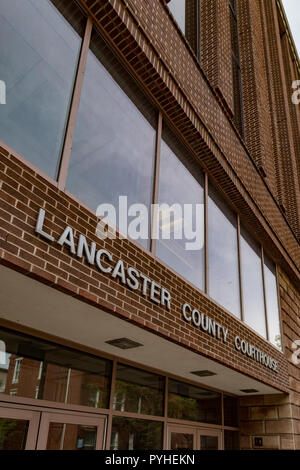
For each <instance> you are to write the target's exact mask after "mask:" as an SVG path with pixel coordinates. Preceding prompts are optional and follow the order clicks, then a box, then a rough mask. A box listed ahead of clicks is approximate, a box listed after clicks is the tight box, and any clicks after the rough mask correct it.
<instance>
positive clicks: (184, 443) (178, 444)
mask: <svg viewBox="0 0 300 470" xmlns="http://www.w3.org/2000/svg"><path fill="white" fill-rule="evenodd" d="M193 441H194V436H193V434H183V433H177V432H172V433H171V450H185V449H188V450H193Z"/></svg>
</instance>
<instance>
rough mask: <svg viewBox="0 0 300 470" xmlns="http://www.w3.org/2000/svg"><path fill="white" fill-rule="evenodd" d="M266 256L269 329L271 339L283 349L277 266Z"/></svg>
mask: <svg viewBox="0 0 300 470" xmlns="http://www.w3.org/2000/svg"><path fill="white" fill-rule="evenodd" d="M264 258H265V264H264V276H265V290H266V304H267V319H268V330H269V341H270V342H271V343H272V344H274V346H277V348H279V349H281V348H282V344H281V330H280V318H279V308H278V294H277V281H276V268H275V264H274V263H273V262H272V261H271V260H270V259H269V258H268V257H266V256H265V257H264Z"/></svg>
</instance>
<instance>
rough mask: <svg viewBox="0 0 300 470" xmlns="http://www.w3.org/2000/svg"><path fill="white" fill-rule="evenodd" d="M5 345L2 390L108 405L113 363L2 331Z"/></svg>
mask: <svg viewBox="0 0 300 470" xmlns="http://www.w3.org/2000/svg"><path fill="white" fill-rule="evenodd" d="M0 340H1V341H3V342H4V344H5V348H6V364H5V365H1V370H0V393H4V394H8V395H16V396H20V397H26V398H37V399H43V400H49V401H54V402H61V403H72V404H75V405H85V406H90V407H93V408H108V403H109V393H110V381H111V362H110V361H108V360H106V359H101V358H97V357H93V356H89V355H87V354H84V353H82V352H80V351H74V350H71V349H67V348H63V347H61V346H58V345H56V344H52V343H46V342H44V341H40V340H35V339H32V338H30V337H27V336H23V335H17V334H13V333H10V332H7V331H5V330H0Z"/></svg>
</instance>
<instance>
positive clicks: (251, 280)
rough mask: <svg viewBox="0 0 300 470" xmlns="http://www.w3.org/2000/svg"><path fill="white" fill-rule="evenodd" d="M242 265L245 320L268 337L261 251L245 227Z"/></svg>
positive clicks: (242, 241) (243, 231)
mask: <svg viewBox="0 0 300 470" xmlns="http://www.w3.org/2000/svg"><path fill="white" fill-rule="evenodd" d="M241 267H242V284H243V302H244V319H245V322H246V323H247V324H248V325H249V326H251V328H253V329H254V330H255V331H257V332H258V333H260V334H261V335H262V336H263V337H264V338H266V319H265V306H264V293H263V280H262V265H261V251H260V247H259V245H258V243H256V242H255V241H254V240H253V239H252V238H251V237H250V236H249V235H248V233H247V232H246V231H245V230H243V229H242V230H241Z"/></svg>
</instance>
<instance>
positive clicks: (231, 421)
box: [224, 396, 239, 428]
mask: <svg viewBox="0 0 300 470" xmlns="http://www.w3.org/2000/svg"><path fill="white" fill-rule="evenodd" d="M224 425H225V426H231V427H233V428H234V427H238V425H239V402H238V399H237V398H234V397H227V396H224Z"/></svg>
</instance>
